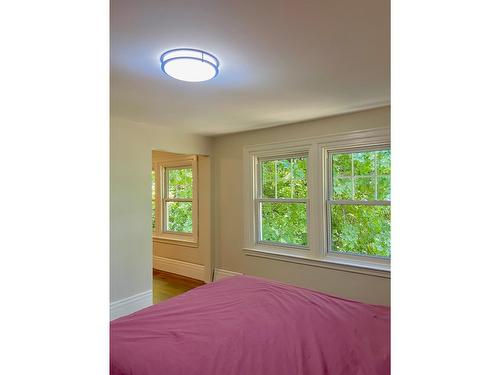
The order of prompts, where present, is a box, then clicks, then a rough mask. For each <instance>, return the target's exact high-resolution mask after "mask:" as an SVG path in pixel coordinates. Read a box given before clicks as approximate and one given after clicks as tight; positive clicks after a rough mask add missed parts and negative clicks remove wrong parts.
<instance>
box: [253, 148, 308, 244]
mask: <svg viewBox="0 0 500 375" xmlns="http://www.w3.org/2000/svg"><path fill="white" fill-rule="evenodd" d="M256 188H257V199H256V200H255V203H256V211H257V212H258V215H257V217H256V219H257V228H258V229H259V230H258V240H259V242H261V243H268V244H282V245H285V246H293V247H299V248H307V247H308V229H307V228H308V214H307V212H308V206H309V203H308V199H307V198H308V196H307V155H300V154H299V155H290V156H286V157H283V156H280V157H272V158H259V159H258V183H257V186H256Z"/></svg>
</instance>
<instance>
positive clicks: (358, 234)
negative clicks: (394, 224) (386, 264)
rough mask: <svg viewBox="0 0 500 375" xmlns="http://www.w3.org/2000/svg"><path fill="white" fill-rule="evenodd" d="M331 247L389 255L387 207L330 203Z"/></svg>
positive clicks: (388, 217)
mask: <svg viewBox="0 0 500 375" xmlns="http://www.w3.org/2000/svg"><path fill="white" fill-rule="evenodd" d="M331 233H332V236H331V237H332V238H331V241H332V244H331V247H332V250H333V251H340V252H346V253H355V254H365V255H378V256H384V257H390V255H391V207H390V206H362V205H352V206H351V205H342V206H340V205H332V206H331Z"/></svg>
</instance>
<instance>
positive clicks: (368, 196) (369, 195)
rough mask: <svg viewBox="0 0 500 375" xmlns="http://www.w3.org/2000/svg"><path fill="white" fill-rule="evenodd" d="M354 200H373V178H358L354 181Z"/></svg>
mask: <svg viewBox="0 0 500 375" xmlns="http://www.w3.org/2000/svg"><path fill="white" fill-rule="evenodd" d="M354 199H356V200H360V201H367V200H368V201H369V200H374V199H375V178H374V177H358V178H355V179H354Z"/></svg>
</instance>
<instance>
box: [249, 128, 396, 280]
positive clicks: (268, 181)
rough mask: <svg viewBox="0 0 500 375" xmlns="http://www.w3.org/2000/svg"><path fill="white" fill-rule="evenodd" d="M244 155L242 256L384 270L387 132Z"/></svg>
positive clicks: (257, 148) (252, 149)
mask: <svg viewBox="0 0 500 375" xmlns="http://www.w3.org/2000/svg"><path fill="white" fill-rule="evenodd" d="M244 155H245V157H244V168H245V182H244V184H245V189H246V193H245V206H244V207H245V216H244V217H245V224H244V229H245V232H244V233H245V245H244V247H245V249H244V251H245V254H247V255H250V256H260V257H264V258H275V259H280V260H285V261H286V260H289V261H292V262H295V263H297V262H299V263H305V264H313V265H319V266H321V267H330V268H336V267H337V268H338V267H361V268H364V269H365V270H366V271H363V272H368V273H374V272H375V273H377V274H381V275H382V276H383V275H386V273H385V272H387V271H390V256H391V151H390V134H389V129H387V128H382V129H371V130H364V131H357V132H352V133H343V134H337V135H331V136H325V137H321V138H309V139H305V140H296V141H289V142H281V143H275V144H264V145H253V146H247V147H245V152H244ZM358 272H360V271H358Z"/></svg>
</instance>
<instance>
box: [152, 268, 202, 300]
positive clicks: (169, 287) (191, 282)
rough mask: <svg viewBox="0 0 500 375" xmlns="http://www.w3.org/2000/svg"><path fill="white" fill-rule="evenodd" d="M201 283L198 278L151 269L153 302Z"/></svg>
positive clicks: (170, 296)
mask: <svg viewBox="0 0 500 375" xmlns="http://www.w3.org/2000/svg"><path fill="white" fill-rule="evenodd" d="M203 284H205V283H204V282H203V281H200V280H195V279H191V278H189V277H184V276H180V275H176V274H173V273H169V272H164V271H159V270H155V269H153V303H159V302H161V301H164V300H166V299H168V298H172V297H175V296H178V295H179V294H182V293H184V292H187V291H188V290H191V289H194V288H196V287H198V286H201V285H203Z"/></svg>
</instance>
